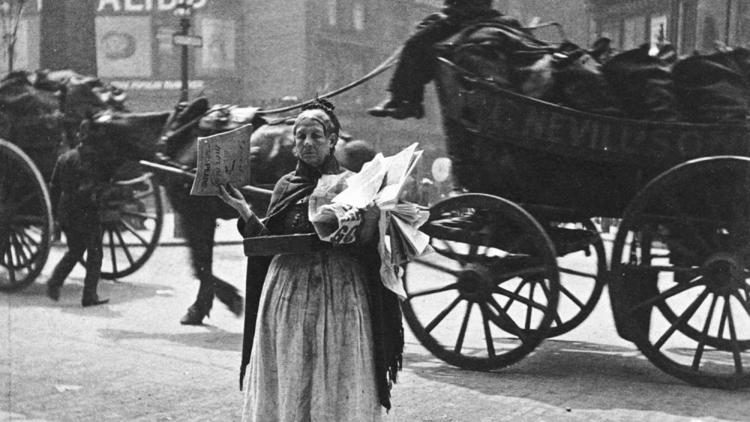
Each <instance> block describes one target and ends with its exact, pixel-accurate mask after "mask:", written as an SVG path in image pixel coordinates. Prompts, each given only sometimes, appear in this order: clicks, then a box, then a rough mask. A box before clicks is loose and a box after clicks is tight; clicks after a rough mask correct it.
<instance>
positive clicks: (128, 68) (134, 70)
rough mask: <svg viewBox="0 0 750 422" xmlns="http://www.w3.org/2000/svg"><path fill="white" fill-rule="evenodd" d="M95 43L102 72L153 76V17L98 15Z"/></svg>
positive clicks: (118, 74) (114, 74) (97, 62)
mask: <svg viewBox="0 0 750 422" xmlns="http://www.w3.org/2000/svg"><path fill="white" fill-rule="evenodd" d="M96 46H97V48H96V65H97V68H98V69H99V76H101V77H123V76H138V77H150V76H151V18H150V17H148V16H99V17H97V18H96Z"/></svg>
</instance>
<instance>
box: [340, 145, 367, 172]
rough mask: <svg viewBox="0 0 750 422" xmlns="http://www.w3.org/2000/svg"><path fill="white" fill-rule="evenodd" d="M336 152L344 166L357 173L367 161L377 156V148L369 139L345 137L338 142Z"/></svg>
mask: <svg viewBox="0 0 750 422" xmlns="http://www.w3.org/2000/svg"><path fill="white" fill-rule="evenodd" d="M334 154H335V156H336V159H337V160H339V163H341V166H342V167H344V168H345V169H347V170H351V171H353V172H355V173H356V172H358V171H360V170H361V169H362V166H363V165H364V164H365V163H366V162H368V161H370V160H372V159H373V158H375V148H373V147H372V145H370V144H369V143H368V142H367V141H363V140H359V139H355V140H351V139H346V138H343V139H339V142H338V143H336V150H335V151H334Z"/></svg>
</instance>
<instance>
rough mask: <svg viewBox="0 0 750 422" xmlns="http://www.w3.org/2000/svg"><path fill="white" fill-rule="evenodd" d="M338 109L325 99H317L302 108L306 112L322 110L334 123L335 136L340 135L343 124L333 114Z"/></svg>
mask: <svg viewBox="0 0 750 422" xmlns="http://www.w3.org/2000/svg"><path fill="white" fill-rule="evenodd" d="M335 108H336V107H334V105H333V104H332V103H331V102H330V101H328V100H326V99H325V98H316V99H314V100H312V101H311V102H310V103H309V104H305V105H304V106H302V111H305V110H322V111H323V112H324V113H325V114H326V115H327V116H328V118H329V119H331V123H333V131H334V133H335V134H337V135H338V134H339V132H340V131H341V123H339V119H338V117H336V115H335V114H334V113H333V110H334V109H335Z"/></svg>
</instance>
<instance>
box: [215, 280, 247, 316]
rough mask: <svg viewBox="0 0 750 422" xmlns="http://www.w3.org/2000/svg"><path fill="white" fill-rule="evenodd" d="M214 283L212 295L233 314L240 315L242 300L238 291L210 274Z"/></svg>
mask: <svg viewBox="0 0 750 422" xmlns="http://www.w3.org/2000/svg"><path fill="white" fill-rule="evenodd" d="M211 278H212V279H213V283H214V293H215V294H216V297H217V298H218V299H219V300H220V301H221V302H222V303H223V304H225V305H227V308H229V310H230V311H232V313H233V314H235V315H237V316H240V315H242V309H243V308H244V306H245V305H244V299H243V298H242V296H240V292H239V290H237V288H236V287H234V286H232V285H231V284H229V283H227V282H226V281H224V280H222V279H220V278H219V277H216V276H215V275H213V274H211Z"/></svg>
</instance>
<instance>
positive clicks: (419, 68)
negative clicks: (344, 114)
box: [367, 0, 520, 120]
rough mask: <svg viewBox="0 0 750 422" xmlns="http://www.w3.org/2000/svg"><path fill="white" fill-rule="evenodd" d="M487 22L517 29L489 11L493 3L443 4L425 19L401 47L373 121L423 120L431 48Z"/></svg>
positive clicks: (458, 0) (451, 0)
mask: <svg viewBox="0 0 750 422" xmlns="http://www.w3.org/2000/svg"><path fill="white" fill-rule="evenodd" d="M487 20H501V21H502V22H503V23H505V24H508V25H511V26H517V27H519V28H520V24H519V23H518V21H516V20H515V19H512V18H508V17H506V16H504V15H503V14H501V13H500V12H498V11H497V10H494V9H492V0H445V7H443V10H442V12H441V13H435V14H432V15H430V16H428V17H427V18H425V19H424V20H423V21H422V22H421V23H419V25H417V29H416V31H415V32H414V34H412V35H411V37H409V39H408V40H407V41H406V43H404V46H403V49H402V50H401V57H400V58H399V62H398V65H397V66H396V70H395V71H394V72H393V76H392V77H391V81H390V84H389V86H388V91H390V93H391V96H390V98H388V99H386V100H384V101H383V102H381V103H380V104H378V105H377V106H375V107H373V108H371V109H369V110H368V111H367V112H368V113H370V114H371V115H373V116H376V117H393V118H394V119H399V120H401V119H406V118H409V117H414V118H417V119H420V118H422V117H423V116H424V107H423V106H422V100H423V97H424V85H425V84H427V83H428V82H430V80H432V78H433V74H434V69H435V60H436V59H435V50H434V48H433V45H434V44H436V43H438V42H440V41H443V40H445V39H446V38H448V37H450V36H452V35H454V34H456V33H458V32H459V31H460V30H461V29H463V28H465V27H466V26H468V25H470V24H472V23H475V22H481V21H487Z"/></svg>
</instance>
